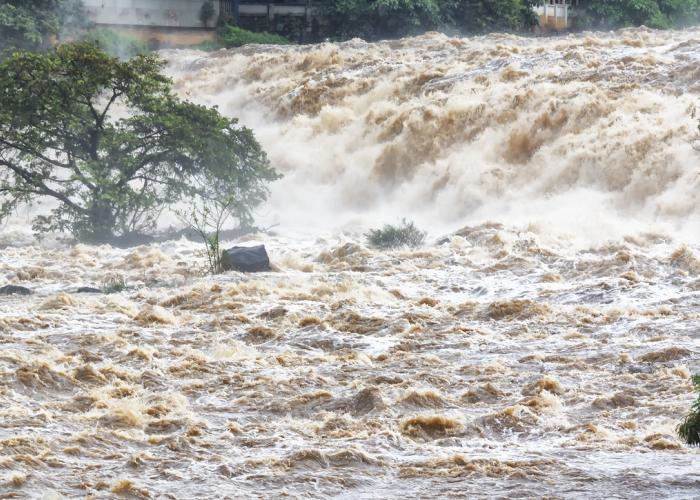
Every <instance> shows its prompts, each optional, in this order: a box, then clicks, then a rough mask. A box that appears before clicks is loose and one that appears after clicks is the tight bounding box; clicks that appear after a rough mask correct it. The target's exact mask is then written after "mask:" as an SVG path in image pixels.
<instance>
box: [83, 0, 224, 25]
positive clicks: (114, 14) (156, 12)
mask: <svg viewBox="0 0 700 500" xmlns="http://www.w3.org/2000/svg"><path fill="white" fill-rule="evenodd" d="M83 3H84V4H85V8H86V10H87V13H88V16H89V17H90V19H91V20H92V21H93V22H94V23H96V24H98V25H99V24H103V25H105V24H106V25H122V26H158V27H169V28H204V25H203V24H202V21H200V19H199V12H200V10H201V9H202V4H203V3H204V0H83ZM213 4H214V10H215V11H216V13H215V15H214V17H213V18H212V20H211V21H210V22H209V26H210V27H211V26H213V25H214V23H216V18H217V17H218V15H219V2H218V0H215V1H214V2H213Z"/></svg>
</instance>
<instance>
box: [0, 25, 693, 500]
mask: <svg viewBox="0 0 700 500" xmlns="http://www.w3.org/2000/svg"><path fill="white" fill-rule="evenodd" d="M163 55H164V57H165V58H166V59H167V60H168V63H169V66H168V72H169V73H170V75H171V76H172V77H173V78H174V80H175V83H176V90H177V92H178V93H179V94H181V95H182V96H183V97H186V98H189V99H191V100H193V101H196V102H198V103H202V104H207V105H218V106H219V109H220V110H221V111H222V112H223V113H225V114H227V115H230V116H238V117H240V118H241V122H242V123H243V124H245V125H247V126H250V127H252V128H254V130H255V132H256V134H257V136H258V137H259V139H260V140H261V142H262V143H263V145H264V147H265V149H266V150H267V151H268V153H269V156H270V159H271V161H272V162H273V164H274V165H275V166H276V167H277V168H278V170H279V171H280V172H281V173H282V174H284V178H283V179H282V180H280V181H278V182H276V183H275V184H274V185H273V186H272V196H271V199H270V201H269V203H267V204H266V205H265V206H263V207H261V208H260V209H259V211H258V214H257V217H258V221H259V225H261V226H265V227H267V226H273V227H272V229H271V234H257V235H250V236H248V237H245V238H244V239H241V240H237V241H236V242H235V243H238V244H254V243H264V244H265V245H266V246H267V248H268V252H269V254H270V257H271V260H272V262H273V267H274V269H273V271H272V272H269V273H260V274H248V275H244V274H239V273H226V274H223V275H220V276H216V277H207V276H204V275H203V269H204V262H205V258H204V256H203V255H202V253H201V250H202V248H201V246H200V245H198V244H197V243H193V242H190V241H187V240H185V239H182V240H177V241H171V242H166V243H158V244H152V245H149V246H141V247H137V248H132V249H125V250H123V249H116V248H112V247H109V246H98V247H94V246H86V245H67V244H65V243H61V242H60V241H58V240H56V239H55V238H48V239H46V240H43V241H36V240H34V239H33V238H32V237H31V236H30V235H29V229H28V228H29V225H30V224H29V221H28V217H29V212H21V213H20V214H19V215H18V217H16V218H15V219H14V220H12V221H10V223H9V224H7V225H5V226H4V227H3V231H2V233H0V248H1V250H0V252H1V253H0V286H1V285H4V284H7V283H13V284H22V285H24V286H27V287H29V288H31V289H32V290H33V291H34V294H33V295H31V296H29V297H17V296H13V297H1V298H0V345H1V346H2V347H1V349H0V498H72V497H91V498H113V497H123V498H178V499H180V498H249V497H250V498H283V497H290V498H327V497H338V498H475V497H489V498H491V497H504V498H511V497H520V498H532V497H537V498H542V497H547V498H697V497H698V495H700V476H699V475H698V470H700V469H699V467H700V455H699V453H698V450H697V449H692V448H688V447H686V446H685V445H683V444H682V443H681V442H680V441H679V440H678V439H677V437H676V435H675V426H676V425H677V424H678V422H679V421H680V419H681V418H682V416H683V415H684V414H685V413H686V412H687V410H688V409H689V407H690V404H691V402H692V401H693V399H694V396H693V393H692V387H691V384H690V378H689V377H690V375H691V374H693V373H700V246H699V243H700V153H699V152H698V151H697V150H696V149H694V148H693V141H694V140H696V137H697V133H698V132H697V116H696V117H695V118H693V116H694V114H695V107H696V106H697V105H698V103H700V31H698V30H689V31H683V32H655V31H650V30H646V29H636V30H626V31H619V32H614V33H605V34H601V33H588V34H580V35H575V36H573V35H572V36H567V37H556V38H520V37H515V36H509V35H508V36H507V35H491V36H487V37H480V38H464V39H459V38H448V37H446V36H444V35H440V34H426V35H424V36H421V37H416V38H410V39H404V40H398V41H392V42H386V43H375V44H368V43H365V42H362V41H360V40H353V41H350V42H346V43H342V44H322V45H315V46H305V47H245V48H241V49H236V50H228V51H225V50H224V51H219V52H215V53H211V54H206V53H203V52H197V51H186V50H181V51H166V52H163ZM34 210H36V208H35V209H34ZM402 217H406V218H409V219H411V220H414V221H416V223H417V225H418V226H420V227H423V228H425V229H426V230H427V231H428V238H427V240H426V244H425V246H423V247H421V248H417V249H413V250H410V249H399V250H392V251H378V250H374V249H372V248H369V247H368V246H367V244H366V241H365V237H364V236H363V233H364V232H366V231H367V230H368V229H369V228H374V227H379V226H382V225H383V224H384V223H395V222H398V221H399V220H400V219H401V218H402ZM230 243H231V244H234V242H233V241H232V242H230ZM114 279H119V280H121V279H123V280H124V281H125V283H126V288H125V289H124V290H122V291H119V292H116V293H111V294H108V295H102V294H99V295H97V294H78V293H75V291H76V289H77V288H78V287H79V286H100V285H102V284H104V283H106V282H109V281H111V280H114Z"/></svg>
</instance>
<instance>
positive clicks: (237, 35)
mask: <svg viewBox="0 0 700 500" xmlns="http://www.w3.org/2000/svg"><path fill="white" fill-rule="evenodd" d="M219 37H220V40H221V43H222V44H223V45H224V47H226V48H229V49H230V48H233V47H241V46H243V45H247V44H249V43H260V44H267V45H288V44H289V43H290V42H289V40H287V39H286V38H285V37H283V36H280V35H275V34H274V33H267V32H265V31H261V32H253V31H247V30H244V29H241V28H239V27H238V26H226V27H225V28H223V29H222V30H221V33H220V35H219Z"/></svg>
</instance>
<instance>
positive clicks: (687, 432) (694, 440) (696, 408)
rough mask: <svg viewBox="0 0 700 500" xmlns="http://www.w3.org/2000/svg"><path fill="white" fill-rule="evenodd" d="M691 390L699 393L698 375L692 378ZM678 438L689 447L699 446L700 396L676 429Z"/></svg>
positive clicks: (699, 381)
mask: <svg viewBox="0 0 700 500" xmlns="http://www.w3.org/2000/svg"><path fill="white" fill-rule="evenodd" d="M693 388H694V389H695V392H698V393H700V375H694V376H693ZM676 431H677V432H678V436H679V437H680V438H681V439H682V440H683V441H685V442H686V443H688V444H689V445H691V446H700V394H698V398H697V399H696V400H695V402H694V403H693V406H691V407H690V413H688V415H686V416H685V418H684V419H683V422H682V423H681V424H679V425H678V427H677V428H676Z"/></svg>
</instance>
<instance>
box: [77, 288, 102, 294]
mask: <svg viewBox="0 0 700 500" xmlns="http://www.w3.org/2000/svg"><path fill="white" fill-rule="evenodd" d="M75 293H102V290H100V289H99V288H95V287H92V286H81V287H80V288H78V289H77V290H76V291H75Z"/></svg>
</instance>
